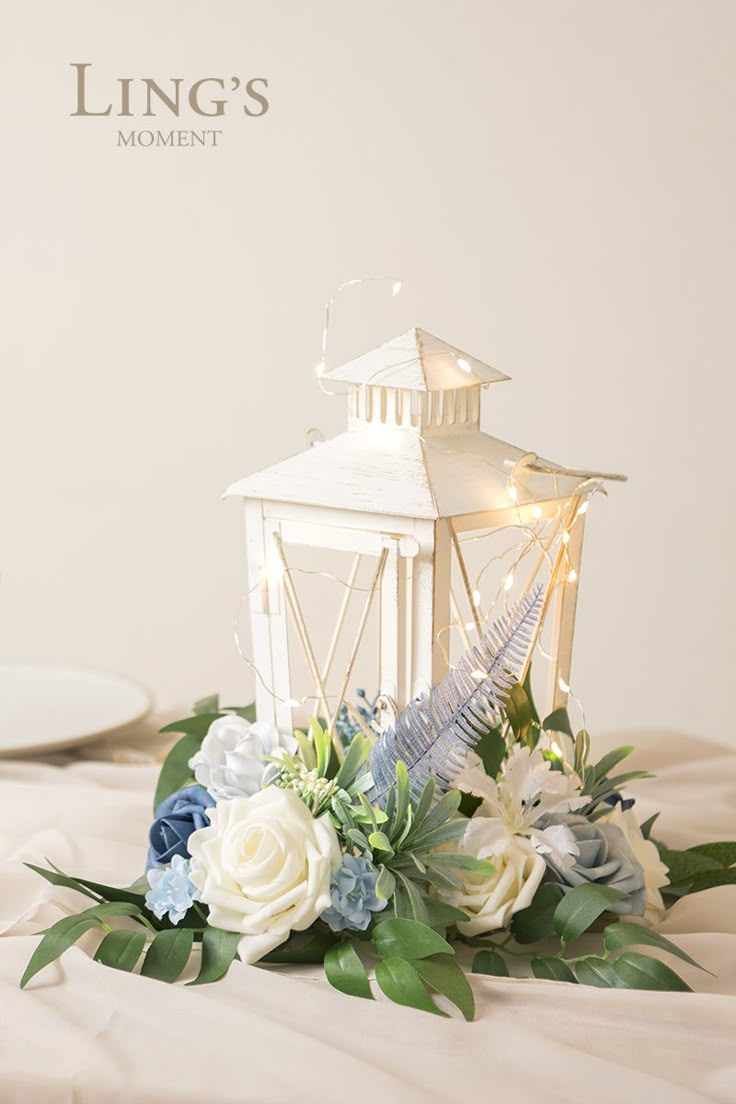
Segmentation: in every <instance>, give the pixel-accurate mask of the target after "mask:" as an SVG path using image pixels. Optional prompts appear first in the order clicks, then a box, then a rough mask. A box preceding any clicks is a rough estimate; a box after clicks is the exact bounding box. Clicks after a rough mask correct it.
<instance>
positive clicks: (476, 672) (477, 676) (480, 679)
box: [470, 667, 488, 682]
mask: <svg viewBox="0 0 736 1104" xmlns="http://www.w3.org/2000/svg"><path fill="white" fill-rule="evenodd" d="M487 674H488V672H487V671H481V669H480V667H476V668H475V670H474V671H471V672H470V675H471V678H474V679H478V682H483V680H484V679H485V678H486V677H487Z"/></svg>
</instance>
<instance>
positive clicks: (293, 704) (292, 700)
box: [284, 698, 302, 709]
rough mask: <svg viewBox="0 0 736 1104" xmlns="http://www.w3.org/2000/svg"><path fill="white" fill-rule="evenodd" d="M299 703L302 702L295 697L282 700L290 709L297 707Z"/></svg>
mask: <svg viewBox="0 0 736 1104" xmlns="http://www.w3.org/2000/svg"><path fill="white" fill-rule="evenodd" d="M301 704H302V703H301V702H300V701H297V700H296V698H289V699H288V700H287V701H285V702H284V705H288V707H289V708H290V709H298V708H299V706H300V705H301Z"/></svg>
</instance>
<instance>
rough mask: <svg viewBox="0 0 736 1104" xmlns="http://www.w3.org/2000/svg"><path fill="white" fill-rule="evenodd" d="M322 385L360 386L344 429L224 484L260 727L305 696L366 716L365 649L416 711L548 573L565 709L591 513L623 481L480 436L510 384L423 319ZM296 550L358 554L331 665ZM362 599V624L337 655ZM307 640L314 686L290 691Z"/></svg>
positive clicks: (392, 694)
mask: <svg viewBox="0 0 736 1104" xmlns="http://www.w3.org/2000/svg"><path fill="white" fill-rule="evenodd" d="M323 379H324V382H325V383H326V384H329V385H330V386H331V385H332V382H333V381H335V382H340V383H341V384H343V385H345V384H347V385H348V388H349V390H348V429H347V432H345V433H342V434H340V435H339V436H338V437H335V438H333V439H331V440H328V441H326V442H323V443H320V444H318V445H315V446H313V447H312V448H309V449H308V450H307V451H305V452H302V453H300V454H299V455H297V456H294V457H292V458H291V459H288V460H284V461H283V462H281V463H278V464H276V465H274V466H273V467H270V468H267V469H266V470H265V471H262V472H258V473H257V474H255V475H250V476H248V477H247V478H245V479H243V480H241V481H240V482H238V483H235V484H234V485H233V486H231V487H230V488H229V489H228V491H227V494H228V495H236V496H239V497H242V498H243V499H244V500H245V508H246V521H247V541H248V564H249V596H250V613H251V633H252V664H253V667H254V669H255V670H256V671H257V673H258V679H257V682H256V705H257V712H258V717H259V719H262V720H263V719H267V720H271V721H273V722H274V723H276V724H277V725H278V727H279V728H281V729H283V730H289V729H291V727H292V724H293V716H292V710H293V708H294V706H295V704H297V703H298V702H304V703H307V702H309V703H310V706H311V709H310V711H311V712H318V713H320V714H321V715H322V716H324V717H326V718H327V719H328V723H329V727H330V728H331V729H332V728H334V724H335V720H336V717H337V715H338V711H339V709H340V707H341V706H342V705H343V704H344V703H345V704H347V706H348V708H349V709H350V710H351V712H352V713H353V715H355V702H354V699H353V697H352V694H353V687H354V679H355V677H356V673H357V672H358V671H360V673H361V677H362V679H363V684H364V685H371V684H370V682H369V679H370V677H371V676H370V674H369V673H368V667H367V666H366V657H365V656H364V654H363V653H364V652H365V651H366V650H367V649H368V647H370V649H371V652H372V654H374V655H375V665H376V667H377V670H376V672H375V679H376V681H375V683H373V684H372V685H375V686H378V687H379V688H380V692H381V694H382V696H383V697H384V698H385V699H386V701H388V702H391V703H393V704H394V705H395V707H396V708H403V707H404V706H405V705H406V704H407V702H408V701H409V700H410V699H411V698H412V697H414V696H416V695H418V694H420V693H422V692H423V691H426V690H427V689H428V688H429V687H430V686H431V685H433V684H434V683H436V682H438V681H439V680H440V679H441V678H442V677H443V676H444V675H445V674H446V672H447V670H448V665H449V664H450V663H452V661H453V655H454V654H456V653H457V651H458V649H460V650H464V649H465V648H466V647H467V646H468V645H469V644H471V643H472V641H473V640H474V639H477V638H479V636H480V635H481V634H482V632H483V629H484V627H485V624H486V621H488V620H491V619H492V618H493V617H495V616H497V615H498V614H499V613H501V612H503V610H504V608H505V607H506V606H507V605H508V604H510V603H511V602H512V601H513V600H515V599H516V598H517V597H518V596H519V595H520V594H521V593H523V592H524V591H525V590H527V589H528V588H529V587H530V586H531V585H532V583H533V582H535V581H543V582H544V584H545V587H546V594H545V611H544V616H545V622H546V624H545V627H544V630H543V637H540V639H539V640H538V641H537V644H538V647H539V650H540V651H541V652H542V653H543V655H544V656H545V658H546V659H547V660H548V672H549V674H548V679H549V701H548V705H549V708H550V709H554V708H557V707H559V706H561V705H563V704H565V702H566V698H567V693H568V689H569V680H570V664H571V658H572V644H573V630H574V621H575V606H576V600H577V591H578V585H579V579H580V561H581V552H582V543H583V530H584V521H585V519H584V514H585V511H586V509H587V505H588V500H589V497H590V495H591V494H592V493H593V491H594V490H596V489H598V488H600V486H601V483H602V481H603V480H604V479H622V478H623V477H622V476H616V475H606V474H604V473H596V472H588V471H580V470H577V469H570V468H565V467H561V466H560V465H558V464H553V463H550V462H548V461H546V460H543V459H541V458H540V457H539V456H537V455H536V453H533V452H529V451H528V450H525V449H521V448H517V447H515V446H513V445H509V444H506V443H505V442H503V441H501V440H498V439H497V438H495V437H491V436H489V435H487V434H485V433H482V432H481V430H480V410H481V392H482V390H483V389H484V388H485V387H486V386H487V385H489V384H492V383H497V382H500V381H502V380H506V379H508V377H507V376H504V375H503V374H502V373H501V372H498V371H496V370H495V369H494V368H491V367H489V366H488V365H486V364H483V363H482V362H481V361H479V360H477V359H476V358H475V357H472V356H469V355H468V354H467V353H464V352H462V351H461V350H459V349H456V348H454V347H453V346H451V345H448V344H446V343H445V342H443V341H440V340H439V339H438V338H436V337H433V336H432V335H431V334H428V333H426V332H425V331H423V330H420V329H412V330H409V331H408V332H407V333H405V334H402V335H401V336H400V337H397V338H394V339H393V340H392V341H389V342H387V343H386V344H384V345H382V346H380V347H379V348H377V349H374V350H372V351H371V352H369V353H366V354H365V355H363V356H361V357H358V358H357V359H355V360H352V361H350V362H349V363H347V364H344V365H342V366H341V367H340V368H338V369H335V370H334V371H331V372H329V373H328V374H326V375H325V376H324V377H323ZM499 537H502V538H503V541H502V543H501V544H500V545H499V544H498V539H499ZM494 542H496V543H495V544H494ZM300 548H301V549H304V548H312V549H316V550H321V552H320V553H319V554H320V555H324V556H327V555H330V554H332V553H334V552H339V553H341V554H343V555H345V556H346V557H349V565H346V568H345V570H344V571H343V573H342V575H341V576H340V581H341V584H342V594H341V595H340V597H339V600H338V601H336V603H335V610H334V616H335V620H334V629H332V633H331V636H330V638H329V647H325V650H324V652H323V655H324V658H323V659H321V658H320V655H319V654H318V651H319V649H318V647H317V646H316V645H315V637H314V626H313V625H312V626H311V627H310V616H309V610H308V603H306V604H305V600H304V598H305V596H304V593H303V590H302V593H301V594H300V591H299V588H298V587H297V585H296V570H295V568H294V566H293V555H294V552H295V550H297V549H300ZM494 549H495V551H494ZM499 549H500V550H499ZM479 557H480V559H479ZM484 557H485V558H484ZM473 560H474V561H475V562H476V567H473V566H472V563H471V561H473ZM480 563H482V566H478V565H479V564H480ZM361 572H362V573H363V578H364V581H363V584H362V586H361V587H360V588H358V582H357V580H358V579H359V577H360V573H361ZM494 572H495V581H493V582H491V580H492V578H494ZM317 573H318V572H317V569H316V568H312V569H311V572H307V574H305V575H304V579H307V580H308V578H309V576H310V574H311V576H314V575H315V574H317ZM335 578H337V575H336V576H335ZM489 587H490V591H489ZM351 607H352V610H353V613H352V615H353V618H354V620H355V619H356V618H357V620H355V623H354V625H353V626H352V628H351V629H350V631H349V633H348V634H347V635H349V637H350V645H349V648H348V651H347V654H346V655H345V657H344V659H343V661H342V662H341V663H339V664H338V663H336V662H335V657H336V655H337V650H338V644H339V642H340V640H341V636H342V635H345V633H346V629H347V626H348V612H349V609H350V608H351ZM305 611H306V612H305ZM311 617H312V621H314V613H313V612H312V614H311ZM371 618H373V619H374V620H375V621H376V627H375V630H374V632H373V634H372V636H373V639H371V634H370V633H369V632H367V626H368V624H369V620H370V619H371ZM319 623H320V627H321V628H322V629H324V625H325V623H326V610H325V607H324V605H323V604H320V606H319ZM295 647H297V648H298V650H299V651H300V652H301V654H302V657H303V659H305V660H306V671H307V672H308V677H309V682H310V684H311V685H310V686H308V687H305V686H301V687H297V686H295V685H293V681H294V680H293V675H292V667H293V656H294V654H295V653H294V649H295ZM368 658H370V657H368Z"/></svg>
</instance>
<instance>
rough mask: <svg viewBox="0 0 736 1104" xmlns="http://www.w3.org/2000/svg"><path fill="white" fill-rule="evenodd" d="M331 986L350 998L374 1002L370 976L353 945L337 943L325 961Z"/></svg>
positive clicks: (326, 972) (329, 951) (331, 948)
mask: <svg viewBox="0 0 736 1104" xmlns="http://www.w3.org/2000/svg"><path fill="white" fill-rule="evenodd" d="M324 966H325V974H326V976H327V980H328V981H329V983H330V985H332V986H333V987H334V988H335V989H339V990H340V992H341V993H347V995H348V996H349V997H363V998H364V999H366V1000H373V994H372V993H371V986H370V982H369V981H368V975H367V973H366V972H365V966H364V965H363V963H362V962H361V960H360V956H359V955H358V952H357V951H356V950H355V947H354V946H353V945H352V943H337V944H336V945H335V946H334V947H330V949H329V950H328V952H327V954H326V955H325V960H324Z"/></svg>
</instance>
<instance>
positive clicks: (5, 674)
mask: <svg viewBox="0 0 736 1104" xmlns="http://www.w3.org/2000/svg"><path fill="white" fill-rule="evenodd" d="M150 708H151V698H150V696H149V694H148V692H147V691H146V690H144V689H143V687H141V686H137V685H136V684H135V683H133V682H129V681H128V680H127V679H124V678H120V676H118V675H108V674H105V673H103V672H102V671H86V670H82V669H78V668H75V667H54V666H52V665H47V664H43V663H0V756H11V755H16V756H17V755H28V754H34V753H36V752H41V751H58V750H60V749H61V748H65V747H71V746H73V745H74V744H81V743H83V742H84V741H85V740H93V739H96V738H100V737H102V736H114V735H115V734H116V732H118V731H119V730H120V729H123V728H127V727H128V725H132V724H135V723H136V722H137V721H140V720H142V719H143V718H144V717H145V716H146V714H147V713H148V711H149V710H150Z"/></svg>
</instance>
